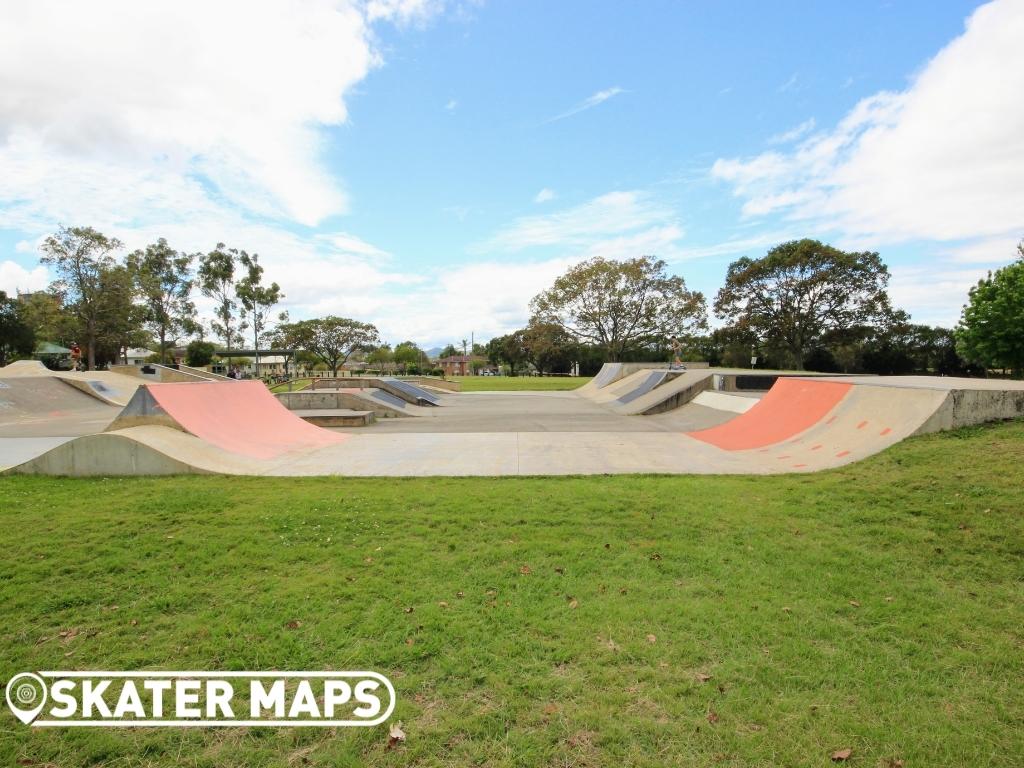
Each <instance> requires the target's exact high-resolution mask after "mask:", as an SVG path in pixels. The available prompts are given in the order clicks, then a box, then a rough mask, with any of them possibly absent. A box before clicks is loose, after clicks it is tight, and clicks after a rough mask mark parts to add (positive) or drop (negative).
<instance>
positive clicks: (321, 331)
mask: <svg viewBox="0 0 1024 768" xmlns="http://www.w3.org/2000/svg"><path fill="white" fill-rule="evenodd" d="M278 334H279V335H280V337H281V339H282V340H283V341H284V342H285V344H286V345H287V346H290V347H292V346H294V347H299V348H301V349H305V350H308V351H309V352H312V353H313V354H314V355H316V356H317V357H318V358H320V359H321V360H322V361H323V362H324V363H325V364H326V365H327V366H328V367H329V368H330V369H331V373H332V374H333V375H334V376H335V377H337V375H338V369H339V368H340V367H341V366H343V365H344V364H345V361H346V360H348V359H349V357H350V356H351V355H352V353H353V352H356V351H359V350H366V351H369V350H370V349H372V348H373V347H374V346H375V345H377V344H379V343H380V334H379V333H378V331H377V328H376V327H375V326H373V325H371V324H370V323H362V322H360V321H358V320H352V319H350V318H347V317H335V316H334V315H329V316H327V317H323V318H317V319H315V320H299V321H298V322H295V323H288V324H285V325H282V326H280V327H279V328H278Z"/></svg>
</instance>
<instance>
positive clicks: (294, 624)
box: [285, 619, 302, 629]
mask: <svg viewBox="0 0 1024 768" xmlns="http://www.w3.org/2000/svg"><path fill="white" fill-rule="evenodd" d="M285 626H286V627H287V628H288V629H298V628H299V627H301V626H302V622H301V621H299V620H298V619H292V620H291V621H289V622H288V623H287V624H285Z"/></svg>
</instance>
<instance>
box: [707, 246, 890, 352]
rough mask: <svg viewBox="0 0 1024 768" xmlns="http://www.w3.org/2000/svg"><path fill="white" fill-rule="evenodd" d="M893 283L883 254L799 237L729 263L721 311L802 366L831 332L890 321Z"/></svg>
mask: <svg viewBox="0 0 1024 768" xmlns="http://www.w3.org/2000/svg"><path fill="white" fill-rule="evenodd" d="M888 283H889V270H888V269H887V268H886V266H885V264H883V263H882V260H881V259H880V258H879V257H878V254H877V253H872V252H870V251H863V252H852V253H847V252H845V251H840V250H839V249H837V248H833V247H832V246H829V245H825V244H824V243H821V242H819V241H817V240H793V241H791V242H788V243H783V244H781V245H778V246H776V247H775V248H772V249H771V250H770V251H768V253H767V255H765V256H764V257H762V258H760V259H751V258H749V257H746V256H745V257H743V258H742V259H739V260H738V261H734V262H733V263H732V264H730V265H729V271H728V272H727V274H726V277H725V285H724V286H723V287H722V288H721V289H720V290H719V292H718V296H717V298H716V300H715V313H716V314H717V315H718V316H719V317H720V318H722V319H724V320H727V321H729V322H730V323H731V324H733V325H734V326H736V327H737V328H738V329H740V330H743V331H749V332H751V333H752V334H753V335H755V336H756V337H757V339H758V340H759V342H760V343H762V344H765V345H768V346H778V347H781V348H782V349H784V350H785V351H786V352H788V355H789V357H790V361H789V362H790V364H792V365H793V366H794V367H795V368H797V369H800V370H802V369H803V368H804V358H805V357H806V356H807V353H808V352H809V351H810V350H811V349H812V348H814V347H815V346H817V345H818V344H819V342H820V340H821V338H822V337H823V336H824V335H825V334H827V333H830V332H835V331H838V330H841V329H844V328H852V327H855V326H864V325H870V324H872V323H882V322H885V319H886V318H887V317H888V316H889V314H890V304H889V296H888V294H887V293H886V288H887V286H888Z"/></svg>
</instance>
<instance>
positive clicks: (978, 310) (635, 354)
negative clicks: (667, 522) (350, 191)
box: [0, 227, 1024, 376]
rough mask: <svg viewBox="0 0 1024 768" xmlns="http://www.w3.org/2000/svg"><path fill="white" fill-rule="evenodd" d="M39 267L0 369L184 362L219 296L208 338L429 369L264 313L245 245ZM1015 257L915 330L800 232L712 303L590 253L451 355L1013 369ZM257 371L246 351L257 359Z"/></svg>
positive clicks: (349, 329)
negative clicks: (519, 312)
mask: <svg viewBox="0 0 1024 768" xmlns="http://www.w3.org/2000/svg"><path fill="white" fill-rule="evenodd" d="M41 251H42V257H41V259H40V261H41V262H42V263H43V264H45V265H47V266H49V267H50V268H51V270H52V271H53V273H54V275H55V277H56V279H55V280H54V282H53V283H52V284H51V286H50V287H49V289H48V290H47V291H44V292H38V293H35V294H31V295H29V296H27V297H21V298H20V299H14V298H11V297H7V296H5V295H4V294H2V293H0V364H3V363H6V362H7V360H8V359H10V358H11V357H13V356H27V355H30V354H31V353H32V351H33V349H34V348H35V344H36V342H37V341H41V340H64V341H65V342H68V341H71V340H76V341H77V342H78V343H79V344H80V345H81V347H82V349H83V352H84V363H85V364H86V366H87V367H88V368H89V369H90V370H92V369H94V368H96V367H97V366H98V365H104V364H108V363H113V362H116V361H117V359H118V358H120V357H122V356H123V355H124V353H125V352H126V350H128V349H130V348H134V347H150V346H155V347H156V348H157V350H158V351H157V353H156V357H157V359H158V360H159V361H165V362H166V361H167V360H168V357H169V352H170V350H171V349H173V348H175V347H177V346H178V345H179V343H180V341H181V340H182V339H183V338H186V337H196V338H195V340H194V341H193V342H192V343H191V344H190V345H189V357H188V362H189V364H190V365H200V366H201V365H205V364H207V363H208V362H210V360H211V359H213V357H214V355H215V354H216V349H217V348H216V346H215V345H214V344H213V343H211V342H210V341H207V340H206V338H205V336H206V333H207V328H205V327H204V326H203V325H202V324H201V323H200V322H199V319H198V316H197V310H196V306H195V303H194V301H193V295H194V293H195V292H196V291H198V292H199V293H200V294H202V295H203V296H205V297H207V298H208V299H209V300H210V301H211V302H212V303H213V318H212V320H211V321H210V322H209V328H208V331H209V333H210V335H211V336H212V338H213V339H215V340H216V341H218V342H219V345H220V347H221V349H222V350H226V351H231V350H236V349H238V348H239V347H240V346H241V345H242V344H247V343H249V342H250V341H251V343H252V346H253V348H254V350H255V351H256V352H257V355H258V352H259V350H260V348H261V345H270V346H271V347H275V348H280V349H289V350H297V352H296V362H298V363H300V364H306V365H313V364H317V363H319V364H322V365H323V366H324V367H326V368H327V369H329V370H330V371H331V372H332V373H333V375H335V376H336V375H337V374H338V371H339V370H340V368H341V367H342V366H343V365H345V364H346V362H348V361H349V360H350V359H351V358H352V356H353V355H357V356H358V357H359V359H360V360H361V364H362V365H363V366H365V367H368V368H376V369H379V370H385V369H390V370H398V371H401V372H405V373H410V372H424V371H429V370H431V363H430V361H429V359H428V357H427V355H426V353H425V352H424V351H423V350H422V349H420V348H419V347H418V346H417V345H416V344H415V343H414V342H413V341H404V342H401V343H399V344H396V345H395V346H394V347H392V346H391V345H390V344H386V343H383V342H382V340H381V337H380V333H379V332H378V330H377V328H376V327H375V326H374V325H372V324H370V323H366V322H362V321H359V320H354V319H351V318H345V317H338V316H334V315H330V316H327V317H322V318H313V319H307V320H298V321H295V322H291V321H290V318H289V317H288V314H287V313H286V312H279V313H275V311H274V308H275V307H276V306H277V305H278V304H279V303H280V302H281V300H282V299H283V298H284V294H283V293H282V290H281V288H280V286H279V285H278V284H277V283H275V282H270V283H267V282H266V281H265V279H264V270H263V266H262V265H261V264H260V261H259V256H258V254H256V253H252V254H250V253H248V252H247V251H244V250H239V249H236V248H229V247H227V246H226V245H224V244H223V243H218V244H217V245H216V246H215V247H214V248H213V249H211V250H210V251H209V252H207V253H186V252H183V251H177V250H175V249H174V248H172V247H171V246H170V245H169V244H168V242H167V241H166V240H165V239H163V238H160V239H158V240H157V241H156V242H155V243H152V244H150V245H148V246H146V247H145V248H142V249H139V250H136V251H133V252H131V253H127V254H124V253H123V251H124V246H123V244H122V243H121V242H120V241H118V240H117V239H115V238H109V237H107V236H105V235H103V234H102V233H100V232H97V231H96V230H94V229H92V228H90V227H62V228H60V230H59V231H58V232H56V233H55V234H54V235H51V236H50V237H48V238H46V240H45V241H44V242H43V244H42V246H41ZM1018 256H1019V258H1018V259H1017V261H1015V262H1014V263H1012V264H1010V265H1009V266H1007V267H1004V268H1003V269H1000V270H997V271H996V272H994V273H990V274H989V275H988V277H987V278H985V279H983V280H981V281H980V282H979V283H978V285H976V286H975V287H974V288H972V289H971V291H970V294H969V296H968V297H967V298H968V302H967V304H966V305H965V306H964V308H963V312H962V316H961V320H960V323H959V325H958V326H957V327H956V328H955V329H946V328H938V327H930V326H926V325H920V324H914V323H912V322H911V319H910V316H909V315H908V314H907V313H906V312H904V311H902V310H901V309H898V308H896V307H894V306H893V305H892V302H891V300H890V297H889V295H888V284H889V277H890V276H889V270H888V268H887V267H886V265H885V263H884V262H883V261H882V260H881V258H880V257H879V254H878V253H876V252H870V251H863V252H844V251H841V250H839V249H836V248H833V247H832V246H829V245H827V244H824V243H821V242H819V241H817V240H810V239H804V240H795V241H791V242H787V243H782V244H780V245H778V246H776V247H775V248H772V249H771V250H769V251H768V252H767V254H766V255H765V256H763V257H761V258H757V259H754V258H750V257H743V258H740V259H738V260H736V261H734V262H733V263H732V264H730V265H729V268H728V270H727V272H726V277H725V282H724V285H723V286H722V288H721V289H720V290H719V291H718V293H717V295H716V297H715V300H714V302H713V304H712V311H713V313H714V315H715V316H716V317H717V318H718V319H719V320H720V321H722V325H721V326H720V327H718V328H715V329H714V330H712V329H711V328H710V325H709V322H708V306H707V300H706V299H705V297H704V296H703V294H701V293H700V292H697V291H691V290H689V289H688V288H687V286H686V282H685V280H684V279H683V278H682V277H680V276H677V275H670V274H669V273H668V267H667V265H666V264H665V262H664V261H661V260H659V259H657V258H655V257H652V256H641V257H637V258H633V259H626V260H623V261H614V260H608V259H603V258H594V259H591V260H589V261H585V262H583V263H580V264H578V265H576V266H574V267H571V268H570V269H569V270H567V271H566V272H565V274H563V275H561V276H560V277H558V278H557V279H556V280H555V281H554V284H553V285H552V286H551V287H550V288H548V289H547V290H545V291H542V292H541V293H539V294H538V295H537V296H535V297H534V298H533V300H532V301H531V302H530V321H529V323H528V324H527V326H526V327H525V328H522V329H519V330H517V331H514V332H512V333H509V334H505V335H503V336H499V337H496V338H493V339H491V340H490V341H489V342H488V343H487V344H474V345H473V348H472V350H470V349H469V348H468V347H467V344H466V341H465V340H463V341H462V344H461V348H460V347H458V346H456V345H454V344H450V345H448V346H447V347H446V348H445V350H444V351H443V352H442V357H443V356H446V355H457V354H460V353H462V354H465V353H469V352H470V351H471V352H472V353H473V354H475V355H482V356H486V357H487V359H488V360H489V361H490V362H491V363H493V364H500V365H503V366H505V367H506V368H507V369H508V370H509V372H510V373H512V374H513V375H514V374H516V373H519V372H521V371H522V370H523V369H525V368H526V367H528V366H532V367H533V368H534V369H536V370H537V371H540V372H542V373H567V372H569V371H570V370H571V369H572V368H573V367H574V366H578V368H579V371H580V373H583V374H588V373H593V372H595V371H596V370H597V369H598V368H600V366H601V364H602V363H604V362H609V361H611V362H614V361H630V360H638V361H651V360H666V361H668V360H669V359H671V358H672V357H673V356H674V355H675V354H676V353H677V352H680V353H681V354H682V356H683V357H684V359H689V360H702V361H706V362H708V363H709V364H711V365H715V366H729V367H743V368H746V367H749V366H751V365H752V362H751V361H752V358H754V357H756V358H757V361H758V363H757V364H758V366H759V367H768V368H791V369H798V370H803V369H813V370H818V371H836V372H846V373H853V372H869V373H881V374H902V373H912V372H930V373H936V374H959V375H964V374H969V375H978V374H981V375H983V374H984V373H985V372H986V371H988V370H990V369H1005V370H1006V371H1009V372H1011V373H1012V374H1013V375H1017V376H1020V375H1022V374H1024V243H1022V244H1021V245H1020V246H1018ZM257 363H258V360H257Z"/></svg>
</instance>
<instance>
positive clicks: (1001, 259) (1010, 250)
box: [944, 234, 1022, 266]
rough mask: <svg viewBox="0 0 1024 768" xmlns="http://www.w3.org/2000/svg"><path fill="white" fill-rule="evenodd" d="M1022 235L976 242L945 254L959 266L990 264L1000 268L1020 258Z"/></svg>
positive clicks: (952, 249) (990, 238)
mask: <svg viewBox="0 0 1024 768" xmlns="http://www.w3.org/2000/svg"><path fill="white" fill-rule="evenodd" d="M1021 239H1022V238H1021V236H1020V235H1016V234H1015V235H1005V236H1002V237H989V238H985V239H983V240H976V241H974V242H971V243H967V244H965V245H960V246H957V247H955V248H951V249H949V250H948V251H946V252H945V253H944V255H945V256H947V257H948V260H949V261H951V262H955V263H958V264H988V265H990V266H998V265H1001V264H1005V263H1006V262H1008V261H1012V260H1014V259H1015V258H1017V257H1018V255H1019V254H1018V251H1017V245H1018V243H1020V242H1021Z"/></svg>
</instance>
